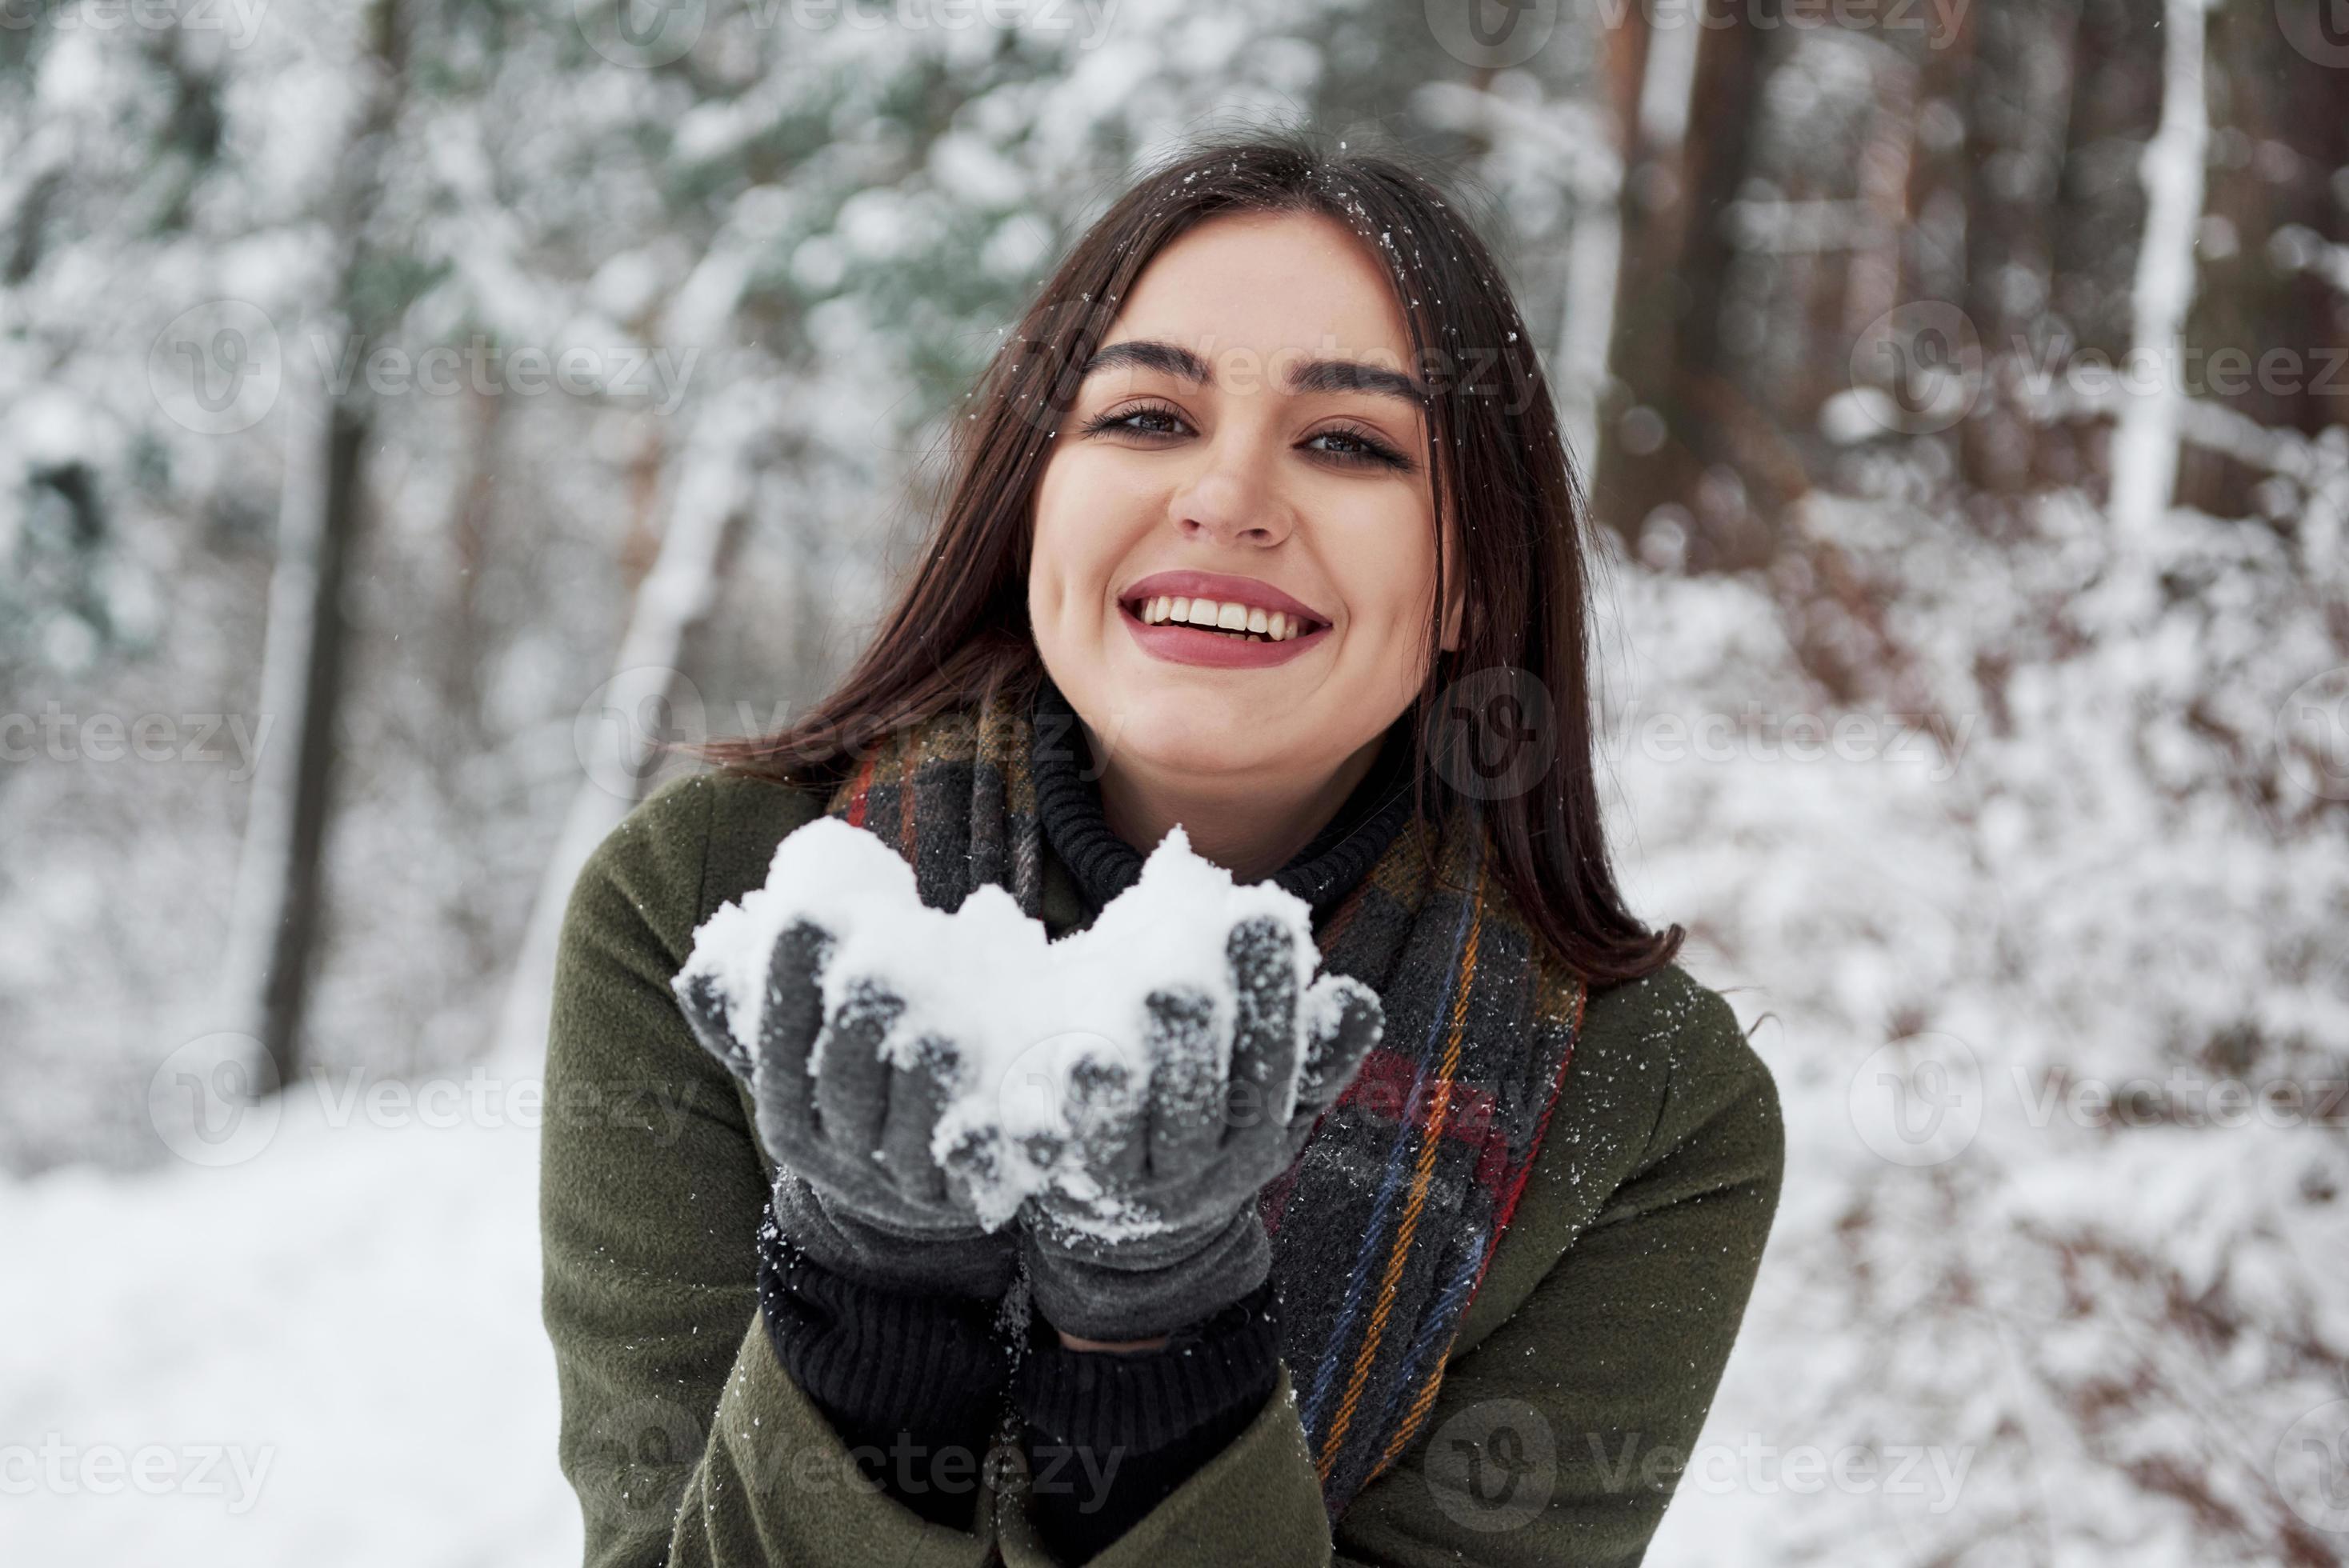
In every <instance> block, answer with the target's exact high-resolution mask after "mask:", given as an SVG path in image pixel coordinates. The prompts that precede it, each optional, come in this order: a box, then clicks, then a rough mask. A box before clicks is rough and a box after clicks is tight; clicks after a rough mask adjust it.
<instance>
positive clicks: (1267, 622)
mask: <svg viewBox="0 0 2349 1568" xmlns="http://www.w3.org/2000/svg"><path fill="white" fill-rule="evenodd" d="M1136 613H1137V614H1140V616H1141V617H1142V620H1143V624H1145V625H1152V626H1156V625H1163V624H1167V623H1169V622H1177V623H1183V624H1189V625H1193V626H1210V627H1213V628H1215V629H1216V630H1217V631H1222V632H1247V633H1253V634H1255V635H1257V636H1259V637H1262V638H1263V639H1265V641H1267V642H1270V643H1285V642H1288V640H1289V639H1290V638H1292V637H1301V636H1303V635H1304V634H1305V622H1304V619H1303V618H1302V617H1300V616H1297V615H1292V614H1288V612H1287V611H1286V610H1266V609H1261V608H1259V607H1257V606H1255V605H1251V604H1226V603H1218V602H1217V601H1216V600H1213V599H1193V598H1188V597H1185V596H1184V595H1182V594H1175V593H1162V594H1159V595H1157V596H1155V597H1154V598H1149V599H1145V600H1143V602H1142V603H1141V606H1140V608H1139V609H1138V611H1137V612H1136Z"/></svg>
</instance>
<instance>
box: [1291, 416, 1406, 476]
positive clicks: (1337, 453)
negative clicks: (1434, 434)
mask: <svg viewBox="0 0 2349 1568" xmlns="http://www.w3.org/2000/svg"><path fill="white" fill-rule="evenodd" d="M1321 441H1335V442H1336V443H1338V444H1337V445H1336V446H1334V447H1319V448H1317V447H1316V443H1318V442H1321ZM1305 444H1306V446H1307V447H1308V448H1309V449H1315V450H1316V455H1318V456H1320V457H1324V458H1327V459H1330V461H1332V462H1335V463H1338V464H1340V465H1342V466H1344V467H1347V468H1381V469H1393V470H1394V471H1396V472H1397V473H1409V472H1410V471H1411V470H1412V468H1413V464H1412V460H1411V459H1409V458H1407V457H1404V456H1403V455H1402V453H1401V452H1398V451H1396V450H1395V449H1393V448H1392V447H1391V446H1389V445H1387V443H1386V442H1384V441H1382V440H1381V439H1380V438H1378V437H1377V436H1375V435H1373V434H1372V433H1371V432H1370V431H1368V430H1365V429H1363V428H1361V426H1359V425H1333V426H1331V427H1330V428H1328V429H1326V430H1317V431H1315V432H1314V433H1313V434H1312V435H1310V436H1309V437H1307V438H1306V439H1305Z"/></svg>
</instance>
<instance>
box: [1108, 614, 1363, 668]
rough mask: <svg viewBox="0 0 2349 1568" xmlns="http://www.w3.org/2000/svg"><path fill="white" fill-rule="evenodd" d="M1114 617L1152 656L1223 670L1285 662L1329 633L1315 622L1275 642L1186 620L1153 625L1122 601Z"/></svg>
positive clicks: (1325, 627)
mask: <svg viewBox="0 0 2349 1568" xmlns="http://www.w3.org/2000/svg"><path fill="white" fill-rule="evenodd" d="M1117 618H1118V619H1119V620H1121V621H1123V622H1124V623H1125V629H1126V630H1127V631H1129V632H1131V633H1133V640H1134V641H1135V642H1137V643H1139V644H1141V645H1142V650H1143V652H1144V653H1146V654H1148V655H1150V656H1151V657H1153V658H1157V659H1165V660H1168V661H1169V662H1171V663H1174V664H1178V665H1208V666H1210V667H1212V668H1215V669H1223V670H1257V669H1263V668H1265V667H1266V666H1268V665H1285V664H1287V663H1288V661H1289V660H1291V659H1293V658H1295V657H1297V656H1298V655H1299V654H1302V653H1304V652H1305V651H1306V650H1307V649H1308V648H1310V647H1312V646H1313V645H1315V644H1317V643H1319V642H1320V641H1321V639H1322V638H1324V637H1326V636H1328V635H1329V634H1330V628H1329V627H1327V626H1317V627H1315V628H1314V629H1313V630H1312V631H1310V632H1308V633H1306V634H1304V635H1303V636H1301V637H1290V638H1288V639H1287V640H1285V641H1282V642H1278V643H1251V642H1249V641H1248V640H1247V638H1246V637H1235V636H1233V635H1231V634H1229V633H1226V632H1210V631H1208V630H1207V629H1206V628H1205V627H1203V626H1194V625H1192V624H1190V623H1188V622H1186V621H1162V622H1160V623H1159V624H1157V625H1155V626H1153V625H1148V624H1144V623H1143V619H1142V617H1141V616H1139V615H1136V614H1134V613H1133V611H1132V610H1131V609H1128V608H1127V607H1126V606H1124V605H1123V604H1121V605H1119V606H1118V617H1117Z"/></svg>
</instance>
